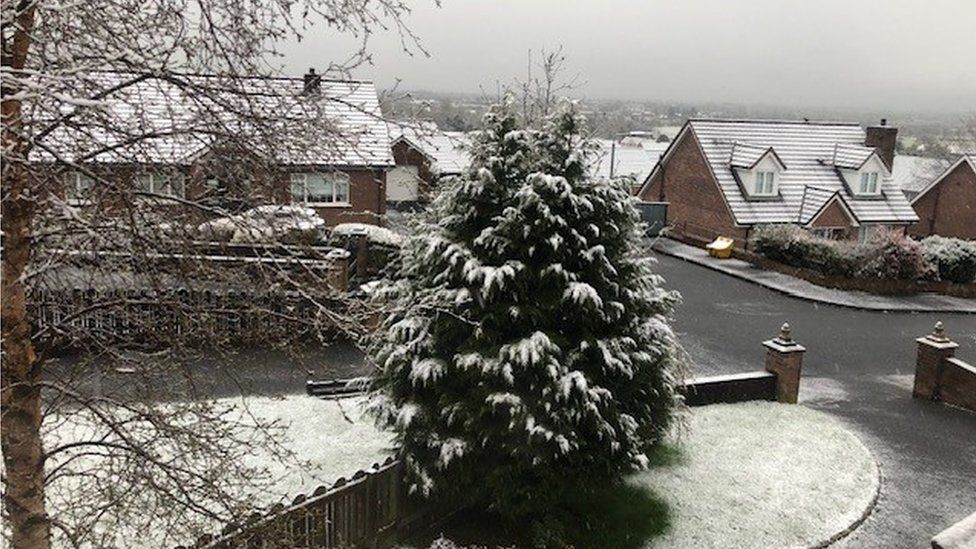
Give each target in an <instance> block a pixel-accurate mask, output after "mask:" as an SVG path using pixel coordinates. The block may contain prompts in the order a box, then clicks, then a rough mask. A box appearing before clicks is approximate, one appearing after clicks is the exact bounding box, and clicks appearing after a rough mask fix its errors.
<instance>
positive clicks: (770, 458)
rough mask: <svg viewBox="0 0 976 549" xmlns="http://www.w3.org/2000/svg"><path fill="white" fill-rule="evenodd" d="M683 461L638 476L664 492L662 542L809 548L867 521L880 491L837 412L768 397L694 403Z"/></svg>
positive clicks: (871, 466) (657, 542)
mask: <svg viewBox="0 0 976 549" xmlns="http://www.w3.org/2000/svg"><path fill="white" fill-rule="evenodd" d="M689 415H690V421H689V426H688V427H689V428H688V430H687V433H685V435H684V436H683V437H682V438H681V440H680V447H681V449H682V454H683V456H684V459H683V460H682V461H681V462H679V463H678V464H676V465H671V466H664V467H660V468H656V469H652V470H650V471H647V472H644V473H640V474H638V475H635V476H634V477H632V479H631V482H634V483H637V484H641V485H645V486H648V487H650V488H651V489H653V490H654V491H655V493H656V494H657V495H659V496H661V497H663V498H664V499H665V500H666V501H667V502H668V503H669V505H670V508H671V512H672V526H671V529H670V530H669V531H668V532H667V533H666V534H665V535H664V536H662V537H661V538H656V539H654V540H652V544H653V546H654V547H694V548H701V549H705V548H710V547H712V548H720V547H721V548H726V547H737V548H749V547H756V548H759V547H809V546H811V545H815V544H817V543H819V542H822V541H826V540H828V539H830V538H831V536H833V535H834V534H836V533H837V532H839V531H841V530H844V529H845V528H847V527H848V526H849V525H851V524H852V523H853V522H854V521H856V520H857V519H859V518H860V517H861V516H862V514H863V513H864V511H865V510H866V509H867V508H868V507H869V506H870V504H871V502H872V501H873V499H874V497H875V495H876V494H877V490H878V478H879V475H878V469H877V466H876V464H875V461H874V459H873V458H872V457H871V454H870V453H869V452H868V450H867V449H866V448H865V447H864V445H863V444H861V442H860V441H859V440H858V439H857V438H856V437H855V436H854V435H853V434H852V433H850V432H848V431H847V430H846V429H844V427H843V426H842V425H841V424H840V423H839V422H838V421H837V420H835V419H833V418H831V417H829V416H827V415H826V414H823V413H821V412H817V411H815V410H811V409H808V408H804V407H803V406H794V405H784V404H776V403H769V402H747V403H741V404H731V405H729V404H718V405H713V406H706V407H702V408H695V409H693V410H692V412H691V413H690V414H689Z"/></svg>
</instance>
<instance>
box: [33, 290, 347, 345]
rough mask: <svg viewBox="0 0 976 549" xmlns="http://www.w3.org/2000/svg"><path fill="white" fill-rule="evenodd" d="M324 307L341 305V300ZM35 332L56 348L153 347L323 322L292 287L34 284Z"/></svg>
mask: <svg viewBox="0 0 976 549" xmlns="http://www.w3.org/2000/svg"><path fill="white" fill-rule="evenodd" d="M328 305H329V306H330V307H331V308H332V309H333V310H335V311H338V310H340V308H341V306H342V304H341V301H340V300H333V301H330V302H329V303H328ZM28 314H29V315H30V318H31V319H32V321H33V324H34V326H33V328H34V333H35V334H36V335H37V336H38V337H39V339H40V340H41V341H43V342H45V343H46V344H49V345H51V346H53V347H62V346H70V345H74V344H84V343H85V342H87V341H103V342H109V341H111V342H116V343H122V344H126V343H130V344H144V345H153V344H154V343H162V342H165V341H166V340H169V339H174V338H179V339H180V340H181V341H185V342H191V343H192V342H193V341H194V340H195V339H200V340H201V341H202V340H204V339H207V338H214V337H216V338H218V339H223V340H231V341H237V340H240V341H247V340H258V341H260V340H262V339H263V338H266V337H271V336H273V335H276V334H281V333H284V334H288V335H290V336H292V337H295V336H298V335H300V334H301V333H303V332H304V331H305V330H307V329H308V328H310V327H311V326H312V325H314V324H315V323H318V322H322V323H324V322H327V320H326V319H324V318H323V315H322V311H321V308H320V307H319V306H318V305H316V304H315V303H312V302H311V301H309V300H308V299H306V298H304V297H302V296H301V295H299V294H297V293H295V292H253V291H240V290H210V289H187V288H175V289H164V290H147V289H129V288H108V289H95V288H72V289H38V288H34V289H32V290H31V292H30V294H29V298H28Z"/></svg>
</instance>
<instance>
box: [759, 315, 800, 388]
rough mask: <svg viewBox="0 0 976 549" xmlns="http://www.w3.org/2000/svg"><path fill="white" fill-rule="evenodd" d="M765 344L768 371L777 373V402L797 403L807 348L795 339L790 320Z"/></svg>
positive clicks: (764, 342)
mask: <svg viewBox="0 0 976 549" xmlns="http://www.w3.org/2000/svg"><path fill="white" fill-rule="evenodd" d="M763 346H764V347H766V371H767V372H772V373H774V374H776V402H783V403H787V404H796V400H797V395H798V394H799V392H800V369H801V368H802V367H803V353H804V352H806V348H805V347H804V346H802V345H800V344H799V343H797V342H796V341H793V336H792V334H791V332H790V325H789V323H788V322H784V323H783V326H782V327H780V330H779V335H778V336H776V337H775V338H773V339H769V340H766V341H763Z"/></svg>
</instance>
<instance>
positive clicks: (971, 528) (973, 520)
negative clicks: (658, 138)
mask: <svg viewBox="0 0 976 549" xmlns="http://www.w3.org/2000/svg"><path fill="white" fill-rule="evenodd" d="M973 547H976V513H973V514H971V515H969V516H968V517H966V518H964V519H962V520H960V521H959V522H957V523H955V524H953V525H952V526H950V527H948V528H946V529H945V530H943V531H941V532H939V533H938V534H937V535H936V536H935V537H934V538H932V549H972V548H973Z"/></svg>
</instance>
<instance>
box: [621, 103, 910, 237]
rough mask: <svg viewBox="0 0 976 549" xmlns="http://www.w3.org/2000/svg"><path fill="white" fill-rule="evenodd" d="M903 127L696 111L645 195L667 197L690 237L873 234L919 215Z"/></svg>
mask: <svg viewBox="0 0 976 549" xmlns="http://www.w3.org/2000/svg"><path fill="white" fill-rule="evenodd" d="M896 136H897V129H895V128H893V127H890V126H888V125H887V124H886V123H885V122H884V121H882V124H881V125H879V126H872V127H869V128H867V129H864V128H862V127H861V126H860V125H859V124H852V123H840V122H811V121H806V120H803V121H781V120H726V119H691V120H688V122H687V123H685V125H684V126H683V127H682V129H681V132H679V134H678V136H677V137H676V138H675V139H674V141H672V142H671V145H670V146H669V147H668V149H667V151H666V152H665V153H664V155H663V156H662V157H661V159H660V161H659V162H658V163H657V164H656V165H655V166H654V169H653V170H652V171H651V173H650V175H648V176H647V178H646V179H645V180H644V182H643V185H642V186H641V188H640V190H639V191H638V196H639V197H640V198H641V199H642V200H643V201H645V202H664V203H667V224H668V225H669V226H670V227H671V230H672V234H673V235H674V236H675V237H677V238H680V239H685V240H690V241H696V242H703V241H710V240H712V239H714V238H715V237H717V236H727V237H731V238H733V239H735V241H736V245H738V246H744V245H745V243H746V241H747V240H748V238H749V233H750V231H751V230H752V229H753V228H755V227H756V226H759V225H763V224H772V223H792V224H796V225H800V226H801V227H804V228H806V229H808V230H810V231H812V232H814V233H816V234H818V235H821V236H824V237H828V238H843V239H860V240H866V239H869V238H870V237H871V236H872V235H873V234H874V231H875V230H877V228H878V227H901V228H904V227H907V226H909V225H911V224H912V223H915V222H917V221H918V216H917V215H916V214H915V212H914V210H913V209H912V207H911V205H910V204H909V202H908V200H907V199H906V198H905V195H904V194H903V193H902V192H901V190H900V189H898V188H897V187H896V186H895V185H894V184H893V182H892V175H891V165H892V162H893V158H894V149H895V138H896Z"/></svg>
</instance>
